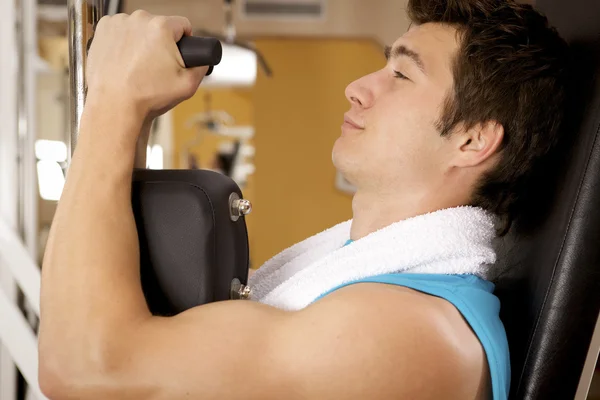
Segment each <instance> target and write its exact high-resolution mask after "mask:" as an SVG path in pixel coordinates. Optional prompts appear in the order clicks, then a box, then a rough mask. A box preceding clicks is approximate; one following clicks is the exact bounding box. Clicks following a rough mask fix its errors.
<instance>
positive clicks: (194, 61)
mask: <svg viewBox="0 0 600 400" xmlns="http://www.w3.org/2000/svg"><path fill="white" fill-rule="evenodd" d="M177 47H178V48H179V51H180V52H181V57H182V58H183V62H184V63H185V66H186V68H195V67H204V66H206V65H208V66H210V67H211V68H210V69H209V72H208V73H207V75H210V73H211V72H212V70H213V67H214V66H215V65H218V64H219V63H220V62H221V57H222V56H223V46H221V42H220V41H219V40H218V39H216V38H211V37H198V36H184V37H182V38H181V40H180V41H179V42H177Z"/></svg>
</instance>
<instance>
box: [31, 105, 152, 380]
mask: <svg viewBox="0 0 600 400" xmlns="http://www.w3.org/2000/svg"><path fill="white" fill-rule="evenodd" d="M113 110H114V108H113ZM141 128H142V123H141V122H140V121H138V120H136V118H135V117H132V116H131V115H128V114H127V112H126V111H124V112H122V113H121V112H119V113H118V114H115V113H114V112H111V110H106V109H103V107H101V106H99V105H97V104H92V105H89V106H88V107H86V110H85V111H84V115H83V117H82V122H81V129H80V137H79V143H78V148H77V151H76V153H75V155H74V157H73V162H72V164H71V166H70V169H69V173H68V177H67V183H66V185H65V189H64V192H63V196H62V199H61V201H60V204H59V206H58V209H57V212H56V216H55V219H54V221H53V224H52V229H51V233H50V237H49V240H48V246H47V253H46V255H45V259H44V264H43V271H42V287H43V290H42V298H41V303H42V315H41V326H40V358H41V361H42V362H44V360H43V358H44V357H49V358H50V359H53V360H54V361H55V362H56V361H58V362H59V364H62V365H63V366H69V365H70V366H71V367H72V368H74V369H76V368H79V367H83V366H82V365H78V364H79V363H85V362H87V361H89V360H95V361H98V357H102V356H103V355H105V354H106V349H107V348H108V347H107V346H110V345H111V344H110V342H109V339H110V338H115V339H116V338H118V337H119V334H118V333H117V332H119V331H120V332H124V331H126V330H127V329H128V327H130V326H131V325H132V324H135V323H136V321H139V320H140V319H143V318H147V317H149V311H148V308H147V306H146V303H145V299H144V297H143V293H142V290H141V283H140V275H139V250H138V239H137V232H136V226H135V221H134V218H133V213H132V209H131V173H132V170H133V163H134V154H135V147H136V143H135V141H134V140H132V139H131V138H135V137H137V135H135V134H132V132H134V131H137V132H139V131H140V129H141ZM56 357H58V358H59V359H55V358H56ZM100 361H103V360H100Z"/></svg>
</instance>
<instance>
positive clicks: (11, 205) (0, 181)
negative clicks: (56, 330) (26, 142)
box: [0, 1, 19, 400]
mask: <svg viewBox="0 0 600 400" xmlns="http://www.w3.org/2000/svg"><path fill="white" fill-rule="evenodd" d="M0 15H1V16H2V20H3V21H4V23H2V24H0V121H2V129H0V219H1V220H2V222H3V223H4V224H7V225H8V226H9V227H10V229H13V230H15V231H16V229H17V224H18V216H17V210H18V198H17V193H18V190H19V185H18V179H17V171H18V162H17V157H18V154H17V149H18V141H17V90H18V89H17V81H18V75H19V70H18V64H17V59H18V54H19V50H18V47H17V29H16V24H15V21H16V19H17V10H16V2H15V1H0ZM0 263H1V261H0ZM0 291H3V295H4V298H7V299H8V301H9V302H15V304H16V301H17V285H16V283H15V280H14V278H13V277H12V274H11V273H10V271H8V270H7V269H6V268H4V266H3V265H0ZM3 318H4V315H2V314H0V319H3ZM16 397H17V369H16V367H15V364H14V362H13V360H12V357H11V356H10V353H9V352H8V349H7V343H4V341H3V339H2V338H0V399H2V400H5V399H6V400H15V399H16Z"/></svg>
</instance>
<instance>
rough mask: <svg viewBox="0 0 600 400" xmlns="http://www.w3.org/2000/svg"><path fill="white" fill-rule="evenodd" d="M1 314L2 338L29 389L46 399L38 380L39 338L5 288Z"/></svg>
mask: <svg viewBox="0 0 600 400" xmlns="http://www.w3.org/2000/svg"><path fill="white" fill-rule="evenodd" d="M0 315H2V318H0V340H2V343H4V345H5V346H6V348H7V349H8V352H9V353H10V354H11V355H12V358H13V360H14V361H15V364H17V366H18V367H19V371H21V374H23V377H24V378H25V380H26V381H27V384H28V385H29V390H31V391H32V392H33V393H34V395H35V396H36V397H37V398H38V399H40V400H42V399H46V397H45V396H44V395H43V394H42V392H41V390H40V384H39V381H38V343H37V338H36V336H35V334H34V333H33V331H32V329H31V327H30V326H29V323H28V322H27V320H26V319H25V317H24V316H23V314H22V313H21V310H20V309H19V308H18V307H17V306H16V305H15V304H14V303H13V302H11V301H10V299H9V298H8V297H7V296H6V295H5V294H4V291H3V290H0ZM7 400H8V399H7Z"/></svg>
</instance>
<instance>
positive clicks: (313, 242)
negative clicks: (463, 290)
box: [249, 206, 496, 311]
mask: <svg viewBox="0 0 600 400" xmlns="http://www.w3.org/2000/svg"><path fill="white" fill-rule="evenodd" d="M351 224H352V220H349V221H346V222H343V223H341V224H338V225H336V226H334V227H332V228H329V229H327V230H325V231H323V232H321V233H319V234H317V235H315V236H312V237H310V238H308V239H306V240H304V241H302V242H299V243H297V244H295V245H293V246H292V247H290V248H288V249H286V250H284V251H282V252H281V253H279V254H278V255H276V256H275V257H273V258H272V259H271V260H269V261H267V262H266V263H265V264H264V265H263V266H262V267H261V268H259V269H258V270H257V271H256V272H255V273H254V275H253V276H252V277H251V278H250V280H249V286H250V287H251V288H252V297H251V299H252V300H254V301H258V302H261V303H265V304H268V305H271V306H274V307H277V308H280V309H283V310H290V311H291V310H300V309H302V308H304V307H306V306H307V305H309V304H310V303H312V302H313V301H314V300H315V299H316V298H318V297H319V296H320V295H322V294H324V293H326V292H328V291H330V290H332V289H334V288H336V287H338V286H340V285H342V284H345V283H349V282H353V281H356V280H360V279H363V278H368V277H371V276H376V275H381V274H389V273H398V272H411V273H430V274H474V275H477V276H479V277H481V278H483V279H489V278H490V275H491V273H492V271H491V265H492V264H493V263H494V262H495V261H496V254H495V252H494V250H493V248H492V239H493V238H494V236H495V227H494V217H493V215H492V214H490V213H488V212H486V211H484V210H483V209H481V208H477V207H469V206H463V207H455V208H448V209H444V210H439V211H435V212H432V213H428V214H424V215H419V216H416V217H413V218H409V219H406V220H403V221H400V222H396V223H393V224H391V225H388V226H386V227H385V228H382V229H380V230H378V231H376V232H373V233H371V234H369V235H367V236H365V237H363V238H361V239H360V240H357V241H355V242H352V243H351V244H349V245H347V246H344V244H345V243H346V242H347V241H348V240H349V239H350V227H351Z"/></svg>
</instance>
